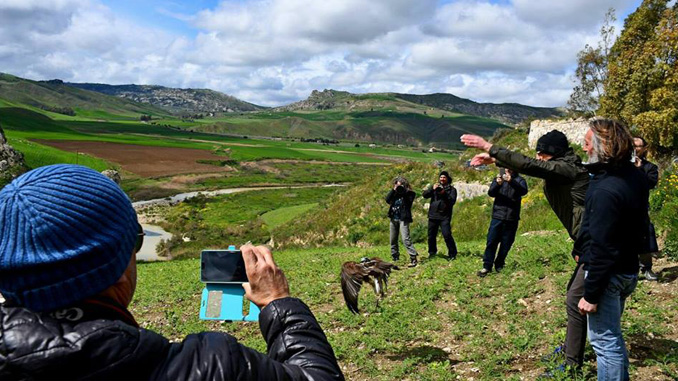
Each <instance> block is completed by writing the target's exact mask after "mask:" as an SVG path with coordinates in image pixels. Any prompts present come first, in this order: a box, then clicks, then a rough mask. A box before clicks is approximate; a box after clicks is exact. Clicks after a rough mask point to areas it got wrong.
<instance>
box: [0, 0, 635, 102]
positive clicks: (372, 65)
mask: <svg viewBox="0 0 678 381" xmlns="http://www.w3.org/2000/svg"><path fill="white" fill-rule="evenodd" d="M639 2H640V0H600V1H595V2H591V1H588V0H587V1H584V0H572V1H565V2H564V1H555V0H544V1H540V2H537V1H531V0H530V1H528V0H513V1H512V2H499V3H491V2H489V1H484V0H483V1H480V0H477V1H476V0H460V1H453V2H449V3H447V4H441V3H439V2H438V1H436V0H417V1H413V0H371V1H362V0H325V1H316V0H253V1H242V0H224V1H222V2H221V3H220V4H219V5H218V6H217V7H215V8H214V9H205V10H202V11H200V12H197V13H195V14H192V15H191V14H176V13H173V12H171V11H168V10H166V9H158V10H157V12H158V13H159V14H162V15H165V16H166V17H171V18H172V19H173V20H175V21H176V20H183V21H185V22H186V23H188V25H190V26H192V27H194V28H196V29H197V31H196V32H197V33H196V34H194V35H181V34H180V33H178V32H172V31H168V30H163V29H160V28H157V27H153V26H152V25H139V24H135V23H133V22H132V21H129V18H126V17H124V16H120V15H118V14H116V12H115V10H114V9H111V8H110V7H106V6H104V5H102V4H101V3H100V2H99V0H52V1H41V0H4V1H2V2H0V71H4V72H10V73H12V74H16V75H19V76H25V77H29V78H35V79H50V78H61V79H64V80H67V81H77V82H103V83H112V84H121V83H142V84H159V85H164V86H177V87H198V88H212V89H214V90H219V91H223V92H225V93H227V94H230V95H234V96H236V97H239V98H241V99H243V100H246V101H249V102H253V103H258V104H262V105H280V104H284V103H288V102H292V101H296V100H299V99H302V98H305V97H306V96H308V94H309V93H310V92H311V91H312V90H314V89H320V90H322V89H325V88H337V89H341V90H347V91H353V92H382V91H384V92H411V93H419V94H425V93H433V92H450V93H453V94H455V95H458V96H462V97H466V98H471V99H473V100H477V101H485V102H519V103H525V104H531V105H539V106H560V105H564V104H565V102H566V100H567V97H568V95H569V92H570V90H571V87H572V83H571V80H570V78H571V73H572V71H573V69H574V66H575V63H576V62H575V60H576V53H577V52H578V51H579V50H580V49H582V48H583V47H584V45H585V44H586V43H589V44H595V43H596V41H597V36H598V29H599V27H600V24H601V22H602V18H603V15H604V13H605V12H606V10H607V9H608V8H609V7H610V6H612V7H615V8H617V9H620V10H621V9H628V7H629V6H630V5H632V4H635V5H638V3H639Z"/></svg>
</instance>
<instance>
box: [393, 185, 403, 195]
mask: <svg viewBox="0 0 678 381" xmlns="http://www.w3.org/2000/svg"><path fill="white" fill-rule="evenodd" d="M395 191H396V193H398V194H404V193H405V187H404V186H402V185H398V186H397V187H395Z"/></svg>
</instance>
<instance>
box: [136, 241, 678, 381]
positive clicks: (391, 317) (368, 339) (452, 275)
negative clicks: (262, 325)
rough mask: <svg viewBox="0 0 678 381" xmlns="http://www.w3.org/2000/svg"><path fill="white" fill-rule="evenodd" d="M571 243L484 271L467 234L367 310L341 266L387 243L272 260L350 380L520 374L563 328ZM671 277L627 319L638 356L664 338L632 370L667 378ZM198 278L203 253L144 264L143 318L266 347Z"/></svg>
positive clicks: (516, 255) (672, 367)
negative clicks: (348, 287)
mask: <svg viewBox="0 0 678 381" xmlns="http://www.w3.org/2000/svg"><path fill="white" fill-rule="evenodd" d="M384 234H386V233H384ZM234 243H236V242H234ZM570 247H571V242H569V241H568V238H567V236H566V234H564V233H562V232H554V233H552V234H550V235H548V236H519V237H518V238H517V240H516V243H515V245H514V248H513V249H512V251H511V253H510V254H509V257H508V261H507V267H506V269H505V271H504V272H503V273H501V274H494V273H493V274H490V275H489V276H488V277H486V278H482V279H481V278H478V277H477V276H476V275H475V272H476V271H477V270H478V269H479V268H480V266H481V255H482V250H483V248H484V243H483V242H482V241H466V242H460V244H459V248H460V255H459V259H458V260H456V261H453V262H447V261H445V260H444V259H443V258H433V259H432V260H425V261H424V262H423V263H422V264H421V265H420V266H419V267H416V268H414V269H403V270H401V271H396V272H395V273H394V275H393V276H392V278H391V282H390V288H389V290H390V291H389V294H388V296H387V298H386V299H384V300H383V301H382V302H381V303H380V304H379V306H378V307H377V305H376V304H375V302H376V299H375V297H374V295H373V294H372V293H371V291H370V290H369V289H365V290H363V292H362V293H361V299H360V307H361V311H362V312H363V313H362V314H360V315H352V314H351V313H349V312H348V310H347V309H346V308H345V306H344V305H343V303H344V302H343V299H342V298H341V292H340V288H339V276H338V273H339V269H340V267H341V264H342V263H343V262H344V261H348V260H358V259H359V258H360V257H362V256H375V255H376V256H381V257H388V253H389V249H388V247H386V246H374V247H369V248H357V247H326V248H317V249H294V250H285V251H280V252H276V253H275V258H276V261H277V262H278V264H279V265H280V267H281V268H282V269H283V270H284V271H285V274H286V275H287V277H288V279H289V282H290V289H291V292H292V294H293V296H295V297H299V298H301V299H302V300H304V302H306V303H307V304H308V305H309V306H310V307H311V309H312V311H314V313H315V315H316V317H317V319H318V320H319V322H320V324H321V326H322V327H323V329H324V331H325V333H326V335H327V336H328V339H329V341H330V343H331V344H332V347H333V348H334V351H335V354H336V355H337V358H338V360H339V363H340V366H341V367H342V369H343V371H344V373H345V375H346V376H347V379H351V380H367V379H370V380H395V379H410V380H452V379H470V378H474V379H476V380H496V379H509V380H510V379H516V380H518V379H521V378H525V379H535V378H536V376H537V375H538V374H539V373H540V372H541V371H543V370H544V369H545V367H546V366H547V364H545V363H542V362H541V361H540V360H539V358H540V357H541V355H543V354H546V353H548V352H550V350H551V349H552V348H553V347H554V346H555V345H557V344H559V343H560V342H561V341H562V339H563V337H564V331H565V320H566V319H565V311H564V307H563V301H564V298H565V286H566V284H567V281H568V279H569V276H570V271H571V270H572V267H573V264H572V263H571V259H570V256H569V250H570ZM418 249H421V247H420V246H418ZM420 251H423V250H420ZM403 267H404V266H403ZM666 287H670V288H671V289H673V290H675V282H673V284H656V283H641V284H640V285H639V288H638V290H637V291H636V292H635V293H634V294H633V296H632V297H631V300H630V302H629V303H628V305H627V310H626V313H625V315H624V319H623V327H624V330H625V335H626V338H627V342H628V343H629V345H630V346H631V356H632V357H633V358H638V357H634V355H638V354H639V352H638V351H639V349H638V345H639V343H640V342H641V341H642V337H643V335H647V334H650V333H651V334H652V335H653V336H654V341H653V342H662V343H666V345H664V346H660V347H657V348H656V351H655V352H653V354H651V355H650V354H648V355H647V356H644V357H640V358H638V360H637V361H634V363H633V365H632V369H631V371H632V377H633V378H638V379H641V378H644V379H647V378H646V377H647V376H650V377H655V378H657V379H670V375H671V374H674V375H675V374H676V372H677V371H678V366H677V365H676V364H678V345H677V344H675V341H673V344H671V342H672V341H671V340H675V337H676V335H677V334H678V332H676V328H675V327H674V326H673V325H672V323H671V322H673V321H676V318H678V300H676V299H675V298H673V297H672V296H671V295H670V293H669V290H667V289H666ZM201 288H202V286H201V284H200V283H199V262H198V261H197V260H195V259H189V260H179V261H173V262H169V263H161V264H160V263H150V264H142V265H140V266H139V287H138V289H137V294H136V296H135V299H134V302H133V305H132V311H133V313H134V314H135V316H137V318H138V320H139V322H140V323H141V324H142V326H144V327H147V328H150V329H153V330H157V331H159V332H160V333H162V334H164V335H167V336H169V337H170V338H172V339H181V338H182V337H183V336H185V335H186V334H190V333H195V332H199V331H202V330H218V331H222V332H227V333H230V334H232V335H234V336H235V337H236V338H238V339H239V341H240V342H242V343H244V344H246V345H249V346H252V347H254V348H255V349H257V350H259V351H262V352H263V351H265V343H264V341H263V339H262V338H261V335H260V334H259V332H258V328H257V325H256V324H246V323H226V324H221V323H214V322H204V321H200V320H199V319H198V306H199V302H200V290H201ZM661 290H664V291H663V294H662V291H661ZM657 294H660V295H661V296H658V295H657ZM658 297H660V298H661V306H658V305H657V302H658V301H657V298H658ZM634 348H635V349H634ZM641 348H642V347H641ZM594 363H595V361H594V357H593V356H592V353H591V352H590V349H589V351H588V352H587V355H586V366H585V373H584V375H583V377H582V379H592V378H595V369H594ZM643 376H645V377H643Z"/></svg>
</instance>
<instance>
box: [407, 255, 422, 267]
mask: <svg viewBox="0 0 678 381" xmlns="http://www.w3.org/2000/svg"><path fill="white" fill-rule="evenodd" d="M417 263H419V262H417V257H410V264H409V265H407V267H417Z"/></svg>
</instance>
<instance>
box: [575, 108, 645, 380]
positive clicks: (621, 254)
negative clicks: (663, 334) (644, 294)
mask: <svg viewBox="0 0 678 381" xmlns="http://www.w3.org/2000/svg"><path fill="white" fill-rule="evenodd" d="M589 126H590V129H589V131H588V132H587V133H586V137H585V142H584V147H583V148H584V150H585V151H586V153H587V155H588V157H589V162H588V164H587V165H586V167H587V169H588V170H589V172H590V173H591V174H592V178H591V182H590V185H589V188H588V190H587V192H586V201H585V206H586V210H585V212H584V218H583V220H582V225H581V230H580V234H579V237H578V238H577V241H576V242H575V248H577V249H578V250H579V251H580V252H581V253H582V257H581V258H580V263H582V266H583V269H584V274H585V275H584V276H585V281H584V296H583V297H582V298H581V299H580V301H579V305H578V307H579V311H580V313H581V314H582V315H587V316H588V335H589V341H590V342H591V346H592V347H593V350H594V351H595V352H596V356H597V363H598V380H628V379H629V373H628V367H629V361H628V354H627V352H626V347H625V343H624V338H623V336H622V332H621V316H622V313H623V311H624V303H625V301H626V298H627V297H628V296H629V295H631V293H632V292H633V290H634V289H635V287H636V284H637V282H638V253H639V252H640V251H641V250H642V248H643V246H644V245H645V242H646V239H647V232H648V228H647V224H648V223H649V218H648V215H647V210H648V205H647V202H648V193H649V186H648V182H647V178H646V176H645V175H644V174H643V173H641V172H640V171H638V170H637V169H636V168H635V167H634V165H633V164H632V163H631V157H632V155H633V149H634V147H633V137H632V136H631V133H630V131H629V130H628V128H627V127H626V126H624V125H623V124H621V123H619V122H617V121H614V120H608V119H597V120H593V121H591V122H590V125H589Z"/></svg>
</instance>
